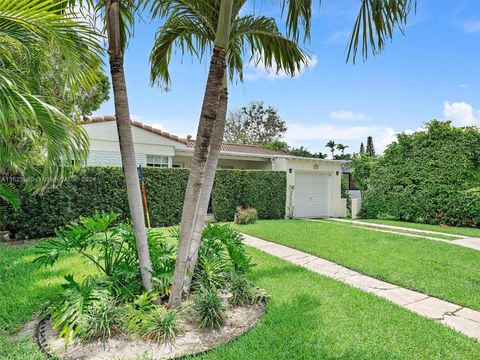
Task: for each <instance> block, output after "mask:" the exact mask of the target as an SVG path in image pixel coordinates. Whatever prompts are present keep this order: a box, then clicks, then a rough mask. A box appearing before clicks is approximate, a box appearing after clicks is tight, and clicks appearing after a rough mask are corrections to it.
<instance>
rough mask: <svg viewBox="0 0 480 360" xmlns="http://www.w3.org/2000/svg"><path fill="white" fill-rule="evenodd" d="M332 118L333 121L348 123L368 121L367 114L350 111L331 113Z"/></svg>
mask: <svg viewBox="0 0 480 360" xmlns="http://www.w3.org/2000/svg"><path fill="white" fill-rule="evenodd" d="M330 118H331V119H332V120H347V121H353V120H368V118H367V117H366V116H365V114H362V113H356V112H353V111H348V110H340V111H332V112H331V113H330Z"/></svg>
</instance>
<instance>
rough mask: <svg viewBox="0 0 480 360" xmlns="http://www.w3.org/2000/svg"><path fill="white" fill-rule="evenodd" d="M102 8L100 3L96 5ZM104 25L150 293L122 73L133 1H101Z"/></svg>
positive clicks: (147, 255)
mask: <svg viewBox="0 0 480 360" xmlns="http://www.w3.org/2000/svg"><path fill="white" fill-rule="evenodd" d="M99 5H102V2H99ZM103 6H104V14H105V24H106V31H107V37H108V56H109V63H110V74H111V77H112V87H113V97H114V104H115V116H116V120H117V121H116V122H117V130H118V138H119V144H120V153H121V158H122V167H123V173H124V177H125V185H126V188H127V197H128V205H129V208H130V216H131V218H132V223H133V227H134V231H135V240H136V245H137V252H138V262H139V264H140V273H141V276H142V281H143V286H144V287H145V289H146V290H151V289H152V287H153V283H152V262H151V259H150V252H149V248H148V241H147V234H146V229H145V217H144V212H143V203H142V197H141V193H140V182H139V178H138V172H137V164H136V160H135V148H134V145H133V135H132V128H131V120H130V109H129V106H128V95H127V84H126V81H125V71H124V51H125V48H126V44H127V39H128V35H129V34H130V29H131V26H132V25H133V22H134V13H133V11H134V8H133V7H132V1H121V0H104V3H103Z"/></svg>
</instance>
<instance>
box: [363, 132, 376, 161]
mask: <svg viewBox="0 0 480 360" xmlns="http://www.w3.org/2000/svg"><path fill="white" fill-rule="evenodd" d="M365 153H366V154H368V155H369V156H371V157H374V156H375V146H374V145H373V139H372V137H371V136H369V137H367V149H366V150H365Z"/></svg>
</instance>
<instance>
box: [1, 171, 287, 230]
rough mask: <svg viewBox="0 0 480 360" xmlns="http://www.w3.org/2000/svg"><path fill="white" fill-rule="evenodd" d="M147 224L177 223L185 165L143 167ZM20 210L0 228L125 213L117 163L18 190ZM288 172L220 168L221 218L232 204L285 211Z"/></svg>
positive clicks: (273, 213)
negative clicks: (38, 188) (39, 189)
mask: <svg viewBox="0 0 480 360" xmlns="http://www.w3.org/2000/svg"><path fill="white" fill-rule="evenodd" d="M143 170H144V176H145V188H146V191H147V198H148V208H149V212H150V220H151V225H152V226H153V227H158V226H171V225H177V224H178V223H179V222H180V218H181V214H182V207H183V200H184V196H185V189H186V187H187V181H188V175H189V170H188V169H160V168H144V169H143ZM17 186H18V187H19V190H20V191H19V192H20V193H21V198H22V204H21V208H20V210H18V211H16V212H14V211H13V210H8V211H6V212H5V213H3V214H1V215H0V216H1V218H0V228H1V229H5V230H9V231H10V232H11V233H12V235H13V236H15V237H16V238H36V237H42V236H48V235H52V234H53V229H54V228H56V227H58V226H62V225H65V224H67V223H68V222H70V221H72V220H76V219H78V217H79V216H80V215H82V216H91V215H93V214H94V213H95V211H102V210H104V211H114V212H117V213H119V214H120V220H122V221H123V220H125V219H127V218H128V213H129V212H128V203H127V195H126V191H125V186H124V179H123V172H122V168H120V167H86V168H83V169H82V170H81V171H80V172H79V173H78V174H77V175H76V176H75V177H74V178H71V179H70V180H68V181H66V182H64V183H63V184H62V185H60V186H59V187H57V188H54V189H49V190H46V191H44V192H43V193H41V194H38V195H32V194H29V193H27V192H24V191H22V187H23V185H17ZM285 193H286V174H285V173H284V172H278V171H256V170H218V171H217V176H216V179H215V184H214V188H213V192H212V197H213V212H214V214H215V217H216V218H217V220H219V221H227V220H233V217H234V214H235V208H236V206H239V205H240V206H244V207H248V206H250V207H255V208H256V209H257V210H258V213H259V218H261V219H278V218H283V217H284V216H285V196H286V195H285Z"/></svg>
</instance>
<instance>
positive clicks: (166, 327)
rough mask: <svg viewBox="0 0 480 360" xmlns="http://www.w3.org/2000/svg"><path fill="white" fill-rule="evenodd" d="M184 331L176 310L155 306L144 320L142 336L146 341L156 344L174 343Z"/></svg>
mask: <svg viewBox="0 0 480 360" xmlns="http://www.w3.org/2000/svg"><path fill="white" fill-rule="evenodd" d="M182 329H183V327H182V324H181V322H180V320H179V318H178V313H177V312H176V311H175V310H170V309H166V308H164V307H163V306H155V307H154V308H153V309H152V310H150V311H149V312H148V313H147V315H146V317H145V318H144V321H143V323H142V326H141V331H140V334H141V335H142V337H144V338H145V339H147V340H154V341H156V342H162V341H172V340H175V338H176V336H177V334H178V333H180V332H181V331H182Z"/></svg>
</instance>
